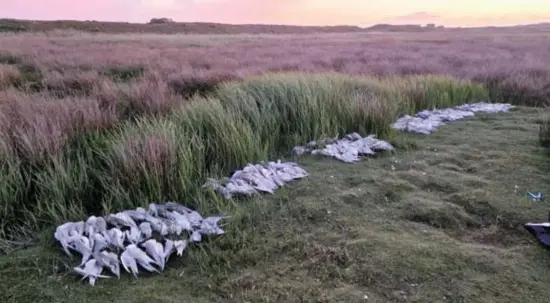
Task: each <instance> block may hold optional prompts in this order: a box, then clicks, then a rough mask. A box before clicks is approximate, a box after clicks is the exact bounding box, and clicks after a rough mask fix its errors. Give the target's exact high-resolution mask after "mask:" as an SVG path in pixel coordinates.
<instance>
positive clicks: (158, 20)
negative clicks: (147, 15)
mask: <svg viewBox="0 0 550 303" xmlns="http://www.w3.org/2000/svg"><path fill="white" fill-rule="evenodd" d="M164 23H175V21H174V20H172V19H170V18H153V19H151V20H149V24H164Z"/></svg>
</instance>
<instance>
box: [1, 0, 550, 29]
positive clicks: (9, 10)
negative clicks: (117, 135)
mask: <svg viewBox="0 0 550 303" xmlns="http://www.w3.org/2000/svg"><path fill="white" fill-rule="evenodd" d="M0 7H1V8H2V9H1V10H0V18H18V19H36V20H55V19H76V20H98V21H128V22H146V21H148V20H149V19H151V18H153V17H168V18H172V19H174V20H176V21H182V22H193V21H199V22H220V23H264V24H296V25H341V24H348V25H365V26H366V25H372V24H375V23H395V24H404V23H437V24H443V25H449V26H457V25H458V26H479V25H514V24H525V23H538V22H548V21H550V0H460V1H458V0H412V1H411V0H382V1H377V0H263V1H262V0H88V1H80V0H0Z"/></svg>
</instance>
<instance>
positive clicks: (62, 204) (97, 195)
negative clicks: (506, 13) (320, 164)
mask: <svg viewBox="0 0 550 303" xmlns="http://www.w3.org/2000/svg"><path fill="white" fill-rule="evenodd" d="M163 96H168V95H163ZM488 97H489V96H488V91H487V89H486V88H484V86H483V85H481V84H476V83H472V82H470V81H467V80H456V79H452V78H445V77H435V76H413V77H406V78H397V77H394V78H373V77H353V76H345V75H342V74H336V73H333V74H316V75H313V74H297V73H296V74H273V75H264V76H258V77H251V78H247V79H244V81H242V82H228V83H224V84H221V85H220V86H219V87H218V88H216V89H215V90H214V91H213V92H212V93H211V94H209V95H208V96H206V97H204V96H202V97H201V96H196V97H194V98H192V99H191V100H189V101H188V102H184V103H181V104H180V105H179V106H178V107H177V108H176V109H174V110H172V111H171V112H169V113H168V114H165V115H161V116H158V115H156V116H154V115H153V116H150V115H149V116H148V115H145V116H141V117H138V118H133V119H130V120H127V121H125V122H119V123H118V124H112V122H110V121H111V120H109V123H110V124H109V125H110V126H111V127H106V128H101V127H92V128H87V129H86V128H81V129H80V130H79V131H74V132H73V134H72V136H71V137H68V138H66V140H67V142H68V143H67V145H66V146H65V147H64V148H63V151H62V153H60V154H59V156H57V157H49V158H47V159H45V158H44V155H45V154H44V152H42V149H44V148H45V147H43V146H46V147H47V146H48V145H47V144H39V145H35V144H28V145H24V146H25V147H26V148H30V149H31V150H25V152H24V153H23V154H21V153H17V152H15V153H12V154H11V157H10V158H6V159H5V161H3V162H2V165H1V166H0V179H1V181H2V182H0V222H2V225H1V226H0V228H1V232H2V234H0V236H3V237H9V236H10V231H11V230H12V229H13V228H15V227H18V226H21V225H28V226H29V227H31V228H38V227H43V226H51V225H52V224H59V223H61V222H63V221H66V220H76V219H82V218H84V217H86V216H88V215H91V214H104V213H109V212H113V211H118V210H122V209H125V208H130V207H137V206H143V205H146V204H148V203H151V202H154V201H161V200H177V201H182V202H184V203H185V204H187V205H190V206H195V207H199V208H201V209H203V210H204V209H211V210H212V209H213V208H215V207H217V206H216V204H208V203H205V202H204V201H205V200H204V196H203V191H202V190H201V189H200V185H201V184H202V183H203V182H204V181H205V180H206V178H207V177H211V176H212V177H221V176H223V175H226V174H228V173H229V172H230V171H232V170H234V169H236V168H238V167H241V166H243V165H245V164H247V163H249V162H255V161H259V160H268V159H273V158H274V157H279V156H284V155H285V154H286V153H287V152H288V151H289V150H290V148H291V147H292V146H294V145H296V144H303V143H305V142H307V141H309V140H312V139H319V138H321V137H325V136H336V135H342V134H344V133H347V132H351V131H358V132H360V133H362V134H363V135H366V134H370V133H376V134H378V135H379V136H383V137H386V138H387V137H391V136H392V131H391V129H390V125H391V123H393V122H394V121H395V119H396V118H397V116H398V115H399V114H402V113H413V112H416V111H418V110H420V109H425V108H431V107H435V106H437V107H446V106H451V105H458V104H463V103H467V102H473V101H480V100H487V99H488ZM82 113H83V114H86V112H82ZM92 113H93V111H92ZM69 116H70V115H69ZM31 120H32V119H31ZM95 120H96V119H95V118H94V121H95ZM83 121H87V119H85V118H83ZM59 123H61V122H59ZM113 125H116V126H113ZM28 130H29V129H28V128H21V127H19V128H18V127H17V126H14V125H10V127H8V128H5V129H2V133H0V138H4V137H6V138H13V136H15V135H16V134H20V133H21V132H26V131H28ZM38 135H41V136H42V137H40V138H37V139H36V141H37V142H48V136H50V134H47V133H46V132H40V133H36V132H34V131H33V136H38ZM10 142H13V141H9V140H2V141H1V142H0V143H1V144H3V145H0V147H1V149H0V151H2V152H3V153H10V150H11V149H13V148H18V147H17V146H15V147H14V146H12V145H10ZM57 147H58V146H57V145H56V148H57ZM32 148H35V149H36V150H34V152H33V150H32ZM22 155H25V156H24V157H23V156H22ZM32 157H37V159H38V160H40V161H33V159H32ZM216 203H219V202H216Z"/></svg>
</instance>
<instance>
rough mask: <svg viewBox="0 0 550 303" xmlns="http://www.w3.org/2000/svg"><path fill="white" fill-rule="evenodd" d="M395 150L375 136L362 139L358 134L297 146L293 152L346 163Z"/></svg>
mask: <svg viewBox="0 0 550 303" xmlns="http://www.w3.org/2000/svg"><path fill="white" fill-rule="evenodd" d="M393 150H395V148H394V147H393V146H392V145H391V144H390V143H388V142H386V141H384V140H379V139H376V136H375V135H369V136H367V137H364V138H363V137H361V135H360V134H358V133H351V134H348V135H345V136H344V138H342V139H338V138H329V139H324V140H321V141H320V142H317V141H311V142H309V143H308V144H307V145H306V146H296V147H294V149H293V150H292V151H293V152H294V153H295V154H297V155H303V154H306V153H311V154H312V155H323V156H328V157H333V158H335V159H337V160H340V161H343V162H346V163H355V162H358V161H360V159H361V156H372V155H375V154H376V152H379V151H393Z"/></svg>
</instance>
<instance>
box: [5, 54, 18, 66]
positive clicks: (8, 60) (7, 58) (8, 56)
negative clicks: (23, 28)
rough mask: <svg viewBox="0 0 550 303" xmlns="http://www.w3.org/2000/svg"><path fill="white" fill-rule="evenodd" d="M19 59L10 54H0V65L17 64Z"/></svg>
mask: <svg viewBox="0 0 550 303" xmlns="http://www.w3.org/2000/svg"><path fill="white" fill-rule="evenodd" d="M19 63H21V59H20V58H19V57H18V56H16V55H14V54H11V53H0V64H19Z"/></svg>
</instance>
